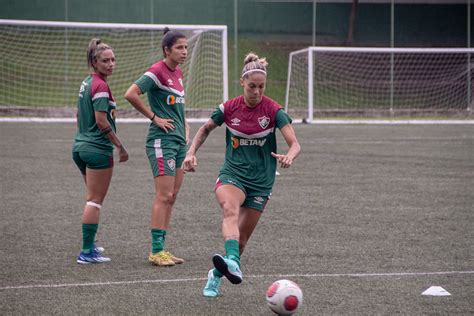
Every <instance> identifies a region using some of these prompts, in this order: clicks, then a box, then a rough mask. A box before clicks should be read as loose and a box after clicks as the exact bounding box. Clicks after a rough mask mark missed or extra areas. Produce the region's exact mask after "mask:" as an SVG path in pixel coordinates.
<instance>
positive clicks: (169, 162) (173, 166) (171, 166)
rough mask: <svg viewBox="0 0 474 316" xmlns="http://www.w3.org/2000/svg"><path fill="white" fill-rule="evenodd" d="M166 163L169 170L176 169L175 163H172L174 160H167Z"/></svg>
mask: <svg viewBox="0 0 474 316" xmlns="http://www.w3.org/2000/svg"><path fill="white" fill-rule="evenodd" d="M167 163H168V167H170V169H171V170H174V168H175V167H176V162H175V161H174V159H168V161H167Z"/></svg>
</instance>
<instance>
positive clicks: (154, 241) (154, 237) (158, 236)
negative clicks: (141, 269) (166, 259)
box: [151, 228, 166, 254]
mask: <svg viewBox="0 0 474 316" xmlns="http://www.w3.org/2000/svg"><path fill="white" fill-rule="evenodd" d="M165 238H166V230H162V229H154V228H153V229H152V230H151V252H152V253H153V254H155V253H157V252H160V251H162V250H163V249H164V248H165Z"/></svg>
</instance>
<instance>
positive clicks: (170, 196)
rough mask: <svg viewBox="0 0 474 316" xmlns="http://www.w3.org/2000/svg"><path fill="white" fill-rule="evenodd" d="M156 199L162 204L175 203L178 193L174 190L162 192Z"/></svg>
mask: <svg viewBox="0 0 474 316" xmlns="http://www.w3.org/2000/svg"><path fill="white" fill-rule="evenodd" d="M156 200H157V201H158V202H159V203H161V204H168V205H173V203H174V202H175V201H176V194H174V193H173V192H161V193H159V194H158V195H157V196H156Z"/></svg>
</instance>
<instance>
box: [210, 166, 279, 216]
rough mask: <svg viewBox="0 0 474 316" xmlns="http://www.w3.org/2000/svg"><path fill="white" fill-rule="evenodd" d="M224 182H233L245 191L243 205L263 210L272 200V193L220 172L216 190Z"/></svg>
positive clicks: (232, 183)
mask: <svg viewBox="0 0 474 316" xmlns="http://www.w3.org/2000/svg"><path fill="white" fill-rule="evenodd" d="M224 184H231V185H233V186H235V187H237V188H239V189H240V190H242V191H243V192H244V194H245V201H244V203H242V205H241V206H243V207H248V208H253V209H256V210H257V211H260V212H263V210H264V209H265V206H267V203H268V201H269V200H270V196H271V193H270V194H267V193H262V192H259V191H255V190H252V189H250V188H248V187H246V186H245V185H243V184H242V183H241V182H240V181H238V180H236V179H234V178H232V177H229V176H228V175H223V174H220V175H219V177H218V178H217V180H216V185H215V186H214V190H217V188H218V187H220V186H221V185H224Z"/></svg>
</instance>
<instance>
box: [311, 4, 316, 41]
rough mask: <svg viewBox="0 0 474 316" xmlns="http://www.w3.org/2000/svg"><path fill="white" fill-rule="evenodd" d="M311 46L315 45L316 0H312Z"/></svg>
mask: <svg viewBox="0 0 474 316" xmlns="http://www.w3.org/2000/svg"><path fill="white" fill-rule="evenodd" d="M312 43H313V44H312V45H311V46H316V0H313V41H312Z"/></svg>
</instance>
